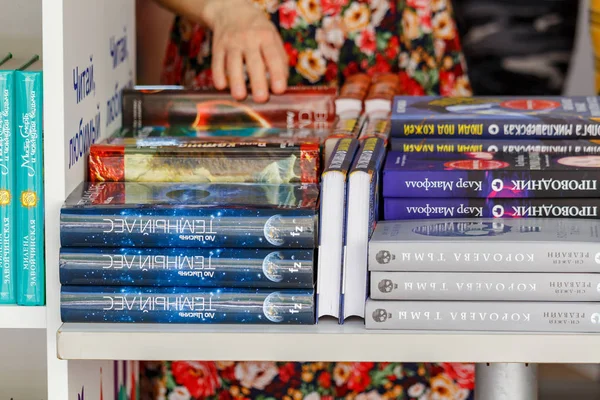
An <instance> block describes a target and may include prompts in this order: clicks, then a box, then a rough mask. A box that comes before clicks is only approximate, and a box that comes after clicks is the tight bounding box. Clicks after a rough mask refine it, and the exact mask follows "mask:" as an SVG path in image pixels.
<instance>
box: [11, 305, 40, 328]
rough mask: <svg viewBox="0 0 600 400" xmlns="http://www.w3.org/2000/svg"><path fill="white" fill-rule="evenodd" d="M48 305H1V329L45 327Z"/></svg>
mask: <svg viewBox="0 0 600 400" xmlns="http://www.w3.org/2000/svg"><path fill="white" fill-rule="evenodd" d="M45 328H46V307H43V306H42V307H23V306H13V305H0V329H45Z"/></svg>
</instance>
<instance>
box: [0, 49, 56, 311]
mask: <svg viewBox="0 0 600 400" xmlns="http://www.w3.org/2000/svg"><path fill="white" fill-rule="evenodd" d="M42 129H43V83H42V62H41V61H40V59H39V56H33V57H31V58H29V59H17V58H13V56H12V54H8V55H6V56H4V57H2V59H0V221H1V222H2V224H1V226H2V234H1V238H2V239H1V240H0V275H1V277H2V279H0V304H18V305H21V306H41V305H44V304H45V297H46V296H45V285H46V282H45V265H44V178H43V173H44V169H43V167H44V165H43V131H42Z"/></svg>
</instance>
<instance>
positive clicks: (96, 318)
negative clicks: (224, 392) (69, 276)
mask: <svg viewBox="0 0 600 400" xmlns="http://www.w3.org/2000/svg"><path fill="white" fill-rule="evenodd" d="M60 310H61V319H62V322H84V323H94V322H113V323H161V324H280V325H283V324H286V325H289V324H293V325H299V324H314V322H315V316H314V315H315V314H314V311H315V309H314V298H313V291H312V290H278V291H273V290H266V289H229V288H228V289H202V288H181V287H178V288H164V287H163V288H152V287H128V286H125V287H114V286H62V287H61V299H60Z"/></svg>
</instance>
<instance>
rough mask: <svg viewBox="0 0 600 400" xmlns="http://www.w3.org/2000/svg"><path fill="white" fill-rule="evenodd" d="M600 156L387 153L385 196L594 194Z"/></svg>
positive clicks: (599, 192) (599, 176) (599, 187)
mask: <svg viewBox="0 0 600 400" xmlns="http://www.w3.org/2000/svg"><path fill="white" fill-rule="evenodd" d="M599 179H600V155H589V154H581V153H577V152H574V153H567V154H544V153H485V152H476V153H403V152H394V151H390V152H389V153H388V155H387V159H386V162H385V166H384V169H383V196H384V197H421V198H426V197H462V198H470V197H476V198H530V197H536V198H557V197H565V198H568V197H599V196H600V185H599V184H598V180H599Z"/></svg>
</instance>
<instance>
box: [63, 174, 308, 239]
mask: <svg viewBox="0 0 600 400" xmlns="http://www.w3.org/2000/svg"><path fill="white" fill-rule="evenodd" d="M318 200H319V187H318V186H317V185H315V184H254V183H206V184H200V183H166V182H165V183H140V182H137V183H136V182H110V183H106V182H105V183H89V182H84V183H81V184H80V185H79V186H78V187H77V188H76V189H75V190H74V191H73V193H71V195H70V196H69V197H68V198H67V200H66V202H65V204H64V206H63V208H62V209H61V216H60V236H61V245H62V246H63V247H175V248H177V247H194V248H199V247H204V248H206V247H211V248H218V247H234V248H240V247H241V248H248V247H250V248H308V249H314V248H315V247H316V243H317V224H318V221H317V215H318Z"/></svg>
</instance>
